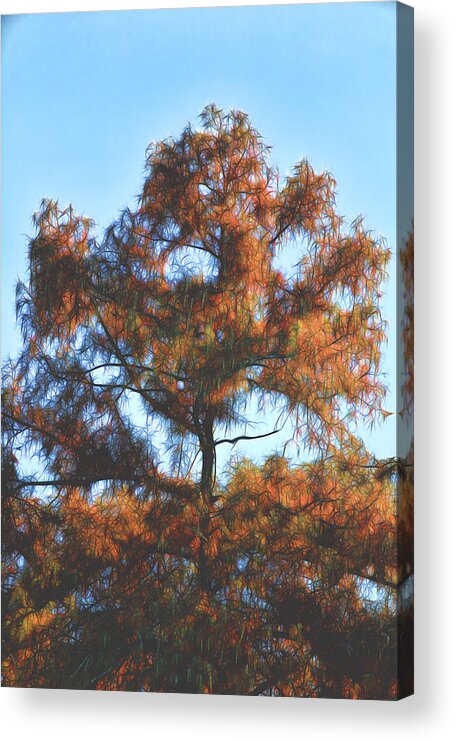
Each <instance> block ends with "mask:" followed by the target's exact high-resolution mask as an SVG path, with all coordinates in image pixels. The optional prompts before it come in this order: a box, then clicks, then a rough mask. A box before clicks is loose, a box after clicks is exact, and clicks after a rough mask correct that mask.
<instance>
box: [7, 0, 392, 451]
mask: <svg viewBox="0 0 455 742" xmlns="http://www.w3.org/2000/svg"><path fill="white" fill-rule="evenodd" d="M395 16H396V4H395V3H393V2H380V3H341V4H339V3H337V4H321V5H300V6H299V5H289V6H262V7H260V6H256V7H240V8H239V7H237V8H202V9H189V8H188V9H183V10H151V11H111V12H95V13H65V14H37V15H21V16H19V15H18V16H6V17H5V16H4V17H3V18H2V140H3V160H2V179H3V224H2V240H3V252H2V357H3V358H6V357H7V356H8V355H15V354H16V352H17V350H18V348H19V334H18V331H17V328H16V327H15V315H14V285H15V282H16V280H17V278H18V277H21V278H24V277H25V276H26V235H27V234H28V235H30V234H31V233H32V227H31V216H32V214H33V212H34V211H36V210H37V209H38V207H39V204H40V201H41V199H42V198H43V197H51V198H58V200H59V201H60V204H61V205H62V206H64V205H66V204H67V203H69V202H71V203H72V204H73V206H74V208H75V209H76V211H77V212H79V213H85V214H86V215H87V216H90V217H92V218H93V219H95V221H96V222H97V224H98V229H99V232H100V233H101V232H102V230H103V229H104V228H105V227H106V226H107V225H108V224H109V222H110V221H111V220H112V219H114V218H115V217H116V216H117V215H118V212H119V211H120V210H121V209H122V208H124V207H125V206H127V205H130V206H131V205H133V204H134V198H135V196H136V194H138V193H139V191H140V189H141V183H142V178H143V167H144V152H145V149H146V147H147V145H148V144H149V143H150V142H151V141H154V140H158V139H163V138H165V137H167V136H169V135H172V134H175V135H177V134H179V133H180V131H181V130H182V128H183V127H184V125H185V124H186V123H187V122H188V121H191V122H192V123H193V124H196V123H197V116H198V114H199V113H200V112H201V110H202V109H203V108H204V106H205V105H206V104H207V103H209V102H212V101H214V102H216V104H217V105H218V106H220V107H223V108H240V109H242V110H244V111H246V112H247V113H248V114H249V115H250V117H251V120H252V122H253V125H254V126H255V127H256V128H257V129H259V131H260V132H261V133H262V135H263V136H264V138H265V140H266V142H267V143H268V144H270V145H272V147H273V150H272V161H273V162H274V163H276V164H278V166H279V168H280V170H281V172H282V174H283V175H285V174H286V173H288V172H290V170H291V168H292V166H293V165H294V164H295V163H296V162H297V161H298V160H299V159H301V158H302V157H306V158H308V159H309V160H310V162H311V164H312V165H313V167H314V168H315V169H316V170H322V169H328V170H330V172H331V173H332V174H333V176H334V177H335V179H336V181H337V183H338V204H339V210H340V212H341V213H342V214H344V215H345V216H346V218H347V219H348V220H349V221H351V220H352V219H354V218H355V217H356V216H357V215H358V214H363V215H364V216H365V220H366V224H367V226H369V227H370V228H371V229H372V230H373V231H374V232H375V233H377V234H379V235H382V236H383V237H385V238H386V240H387V242H388V244H389V246H390V247H391V248H392V250H393V251H394V252H395V234H396V214H395V203H396V124H395V122H396V101H395V93H396V82H395V78H396V65H395V44H396V17H395ZM390 275H391V278H390V281H389V283H388V286H387V287H386V288H387V291H386V296H385V299H384V306H383V313H384V316H385V318H386V319H387V320H388V321H389V322H390V327H389V344H388V347H387V349H386V350H385V354H384V367H383V370H384V372H385V373H386V374H387V377H388V385H389V387H390V390H391V392H390V394H389V396H388V399H387V400H386V403H385V408H386V409H388V410H391V411H393V410H394V409H395V404H396V402H395V400H396V396H395V393H394V386H395V383H396V382H395V338H396V321H395V319H394V314H395V280H394V263H392V264H391V265H390ZM394 425H395V423H394V417H390V418H388V421H387V423H386V424H384V425H383V426H381V427H378V428H376V429H375V430H374V431H373V432H372V433H369V432H367V431H362V435H363V437H364V440H365V442H366V444H367V445H368V447H369V448H370V449H371V450H373V451H374V452H375V453H376V454H377V455H378V456H392V455H394V452H395V427H394ZM254 447H255V448H256V451H255V452H254V451H253V450H252V446H251V445H250V444H248V450H247V449H246V448H245V453H248V454H253V453H257V454H259V453H262V452H263V451H265V446H262V448H261V450H259V447H258V445H257V444H254Z"/></svg>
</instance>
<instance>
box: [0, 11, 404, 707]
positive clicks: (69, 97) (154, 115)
mask: <svg viewBox="0 0 455 742" xmlns="http://www.w3.org/2000/svg"><path fill="white" fill-rule="evenodd" d="M412 24H413V15H412V10H411V9H410V8H408V7H406V6H403V5H400V4H397V3H392V2H375V3H342V4H320V5H289V6H286V5H278V6H262V7H261V6H254V7H235V8H234V7H223V8H199V9H174V10H172V9H167V10H154V11H125V12H94V13H64V14H49V15H44V14H43V15H40V14H35V15H23V16H8V17H4V18H3V19H2V33H3V37H2V42H3V44H2V48H3V87H2V96H3V98H2V115H3V152H4V158H3V183H4V204H3V216H4V227H3V230H4V231H3V242H4V253H3V255H4V258H3V262H4V269H3V286H2V296H3V322H4V324H3V355H4V372H3V460H2V461H3V464H2V466H3V468H2V477H3V480H2V485H3V486H2V498H3V503H2V504H3V507H2V518H3V521H2V536H3V601H2V603H3V609H4V617H3V627H2V629H3V653H2V659H3V670H2V678H3V684H4V685H5V686H18V687H41V688H75V689H92V690H130V691H160V692H178V693H212V694H242V695H264V696H299V697H304V698H305V697H325V698H328V697H329V698H356V699H357V698H358V699H391V700H393V699H398V698H401V697H403V696H405V695H409V694H410V693H412V688H413V670H412V626H413V623H412V572H413V559H412V544H413V540H412V491H413V490H412V472H413V459H412V451H413V444H412V440H413V438H412V381H413V361H412V345H413V313H412V291H413V257H412V256H413V227H412V177H413V176H412V116H413V103H412V34H413V26H412ZM144 166H145V169H144ZM32 215H33V216H32ZM31 219H32V221H31ZM24 235H28V236H27V237H25V236H24ZM17 276H19V279H18V280H17V282H16V279H17ZM15 291H16V303H15V299H14V292H15ZM16 318H17V319H16Z"/></svg>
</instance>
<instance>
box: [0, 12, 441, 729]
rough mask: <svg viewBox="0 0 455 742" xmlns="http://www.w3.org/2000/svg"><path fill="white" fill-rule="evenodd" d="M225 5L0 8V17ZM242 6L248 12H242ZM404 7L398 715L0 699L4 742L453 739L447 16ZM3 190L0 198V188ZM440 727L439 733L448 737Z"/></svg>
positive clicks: (368, 705)
mask: <svg viewBox="0 0 455 742" xmlns="http://www.w3.org/2000/svg"><path fill="white" fill-rule="evenodd" d="M216 4H231V5H241V4H242V2H235V0H231V1H230V2H229V0H226V2H224V3H222V2H219V3H216V2H213V1H212V2H211V1H210V0H205V1H203V2H198V0H192V1H191V2H186V3H185V2H183V0H180V2H179V1H178V0H167V1H166V0H161V2H157V1H156V0H155V2H154V1H153V0H148V2H141V0H132V2H130V3H126V2H122V1H121V0H120V1H117V2H115V1H113V0H111V1H110V2H109V0H105V1H104V2H102V1H100V0H92V2H89V1H88V0H79V1H77V0H59V1H57V0H53V1H48V2H43V1H41V0H34V1H33V0H29V1H28V2H27V1H25V0H24V1H23V0H0V10H1V13H2V14H5V13H18V12H38V11H41V12H42V11H61V10H95V9H97V10H107V9H120V8H153V7H169V6H170V7H177V6H198V5H216ZM248 4H250V5H254V4H265V3H264V0H263V2H262V3H255V2H254V0H249V2H248ZM410 4H412V5H414V7H415V81H416V100H415V133H416V139H415V146H416V149H415V156H416V169H415V178H416V183H415V185H416V190H415V226H416V273H415V285H416V369H417V372H416V694H415V696H414V697H413V698H410V699H407V700H404V701H401V702H400V703H384V702H370V701H368V702H354V701H324V700H316V701H315V700H302V699H265V698H240V697H239V698H232V697H215V696H177V695H154V694H133V693H101V692H99V693H93V692H85V691H84V692H81V691H78V692H76V691H47V690H31V689H30V690H15V689H10V688H2V689H1V690H0V725H1V731H2V732H3V734H4V739H8V740H12V741H13V742H22V740H28V739H32V740H33V742H40V741H41V740H50V739H54V740H55V739H58V740H59V742H60V740H62V741H63V740H65V742H67V741H68V742H72V741H73V740H78V742H80V741H83V742H91V740H100V741H101V740H105V739H106V740H109V742H114V741H115V740H129V739H131V738H136V739H144V737H146V738H150V739H152V738H155V739H165V740H166V741H167V740H170V741H171V742H173V740H178V739H183V740H185V742H191V740H193V739H194V740H198V742H204V741H205V740H213V742H215V740H216V742H223V740H230V741H232V740H233V739H234V740H235V742H237V740H239V741H240V740H244V739H248V740H250V739H251V740H260V741H261V742H266V741H267V740H274V741H275V740H277V739H278V742H285V740H286V742H287V740H293V739H303V738H310V739H314V740H317V742H325V740H335V739H336V740H344V739H346V740H350V741H352V742H354V741H356V740H364V739H368V740H369V741H370V740H371V742H374V741H375V740H381V742H382V741H383V740H389V739H390V740H392V741H394V740H398V739H401V740H403V739H404V740H407V739H410V740H411V739H412V740H413V741H414V740H415V742H420V740H427V739H428V738H429V737H430V738H432V739H433V740H436V741H439V740H448V739H452V738H453V729H454V728H455V722H454V714H453V712H452V710H453V708H454V707H455V697H453V694H454V692H455V652H454V643H455V642H454V637H455V586H454V585H453V584H452V582H453V575H454V559H453V554H454V549H453V544H454V543H455V508H454V502H455V486H454V477H453V473H452V472H453V469H454V463H455V450H454V443H455V436H454V434H453V427H454V413H455V410H454V396H455V394H454V392H455V374H454V363H453V361H454V346H455V330H454V326H455V260H454V256H455V188H454V181H455V179H454V171H455V157H454V144H453V142H454V138H455V120H454V119H455V117H454V112H455V104H454V92H455V84H454V73H455V55H454V47H455V2H454V0H413V2H410ZM4 185H5V186H6V185H7V184H4ZM451 727H452V733H450V728H451Z"/></svg>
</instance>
